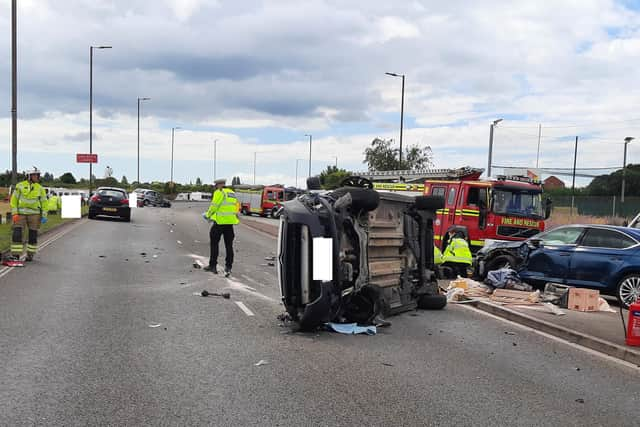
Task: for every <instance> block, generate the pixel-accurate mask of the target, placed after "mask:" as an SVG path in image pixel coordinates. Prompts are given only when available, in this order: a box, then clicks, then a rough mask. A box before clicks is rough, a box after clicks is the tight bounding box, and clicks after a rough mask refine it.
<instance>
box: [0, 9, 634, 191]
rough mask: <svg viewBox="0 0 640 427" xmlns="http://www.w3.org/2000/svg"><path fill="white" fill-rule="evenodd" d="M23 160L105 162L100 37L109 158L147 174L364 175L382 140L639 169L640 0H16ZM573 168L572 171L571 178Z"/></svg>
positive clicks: (24, 164) (0, 62) (180, 177)
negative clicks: (337, 170)
mask: <svg viewBox="0 0 640 427" xmlns="http://www.w3.org/2000/svg"><path fill="white" fill-rule="evenodd" d="M18 3H19V10H18V49H19V53H18V73H19V75H18V79H19V100H18V102H19V105H18V115H19V124H18V138H19V150H20V154H19V165H18V167H19V169H21V170H22V169H26V168H28V167H29V166H31V165H33V164H35V165H37V166H38V167H39V168H40V169H43V170H47V171H51V172H53V173H54V174H55V175H60V174H62V173H64V172H66V171H71V172H73V173H74V174H75V175H76V176H78V177H79V176H88V167H87V166H86V165H77V164H76V163H75V153H80V152H88V150H89V138H88V136H89V113H88V110H89V108H88V104H89V101H88V98H89V46H90V45H95V46H98V45H111V46H113V49H109V50H98V51H94V70H93V72H94V74H93V79H94V110H93V120H94V134H95V136H94V140H93V143H94V152H96V153H98V154H99V156H100V163H99V164H98V165H97V167H96V170H97V175H102V174H103V171H104V169H105V167H106V166H107V165H109V166H111V167H112V168H113V169H114V174H115V175H116V176H117V177H118V178H120V177H121V176H122V175H126V176H127V178H128V179H129V180H130V181H131V180H133V179H135V176H136V144H137V142H136V141H137V133H136V132H137V101H136V100H137V98H138V97H150V98H151V100H150V101H145V102H144V103H143V108H142V114H141V117H142V119H141V171H140V174H141V179H142V180H144V181H151V180H161V181H165V180H168V179H169V173H170V155H171V128H172V127H174V126H180V127H181V128H182V130H179V131H176V135H175V163H174V178H175V180H176V181H180V182H188V181H195V179H196V177H200V178H202V179H203V180H205V181H211V179H212V175H213V160H212V158H213V141H214V140H216V139H217V140H218V143H217V147H218V149H217V159H218V161H217V175H218V176H224V177H229V178H230V177H232V176H235V175H239V176H241V177H242V178H243V181H245V182H252V181H253V158H254V153H257V154H256V159H257V168H256V172H257V181H258V182H259V183H275V182H280V183H285V184H294V183H295V176H296V160H297V159H300V160H299V161H298V162H297V163H298V166H299V176H300V182H299V183H300V184H302V182H303V179H302V178H303V177H305V176H306V174H307V168H308V163H307V162H308V155H309V154H308V153H309V152H308V148H309V147H308V138H307V137H306V136H305V134H312V135H313V155H312V158H313V162H312V170H313V173H314V174H315V173H319V172H320V171H321V170H322V169H324V168H325V167H326V165H328V164H334V163H335V161H336V157H337V161H338V164H339V166H341V167H345V168H347V169H351V170H363V169H365V165H363V163H362V160H363V155H362V152H363V150H364V148H365V147H366V146H367V145H368V144H369V143H370V142H371V140H372V139H373V138H375V137H382V138H393V139H394V141H396V142H397V141H398V140H399V122H400V114H399V112H400V95H401V80H400V79H399V78H394V77H389V76H386V75H385V72H394V73H399V74H405V75H406V88H405V90H406V92H405V132H404V138H403V139H404V143H405V144H420V145H430V146H431V147H432V149H433V153H434V157H435V158H434V160H435V164H436V166H437V167H459V166H463V165H471V166H477V167H486V164H487V146H488V138H489V124H490V123H491V122H492V121H493V120H495V119H497V118H503V119H504V121H503V122H501V123H500V124H499V125H498V127H497V128H496V132H495V153H494V164H495V165H509V166H534V165H535V163H536V150H537V144H538V124H542V139H541V152H540V166H542V167H556V168H570V167H571V166H572V163H573V144H574V140H575V136H576V135H578V136H579V137H580V144H579V155H578V167H611V166H615V165H620V164H621V163H622V151H623V143H622V141H623V140H624V138H625V137H626V136H637V137H638V139H639V141H637V143H636V144H635V145H634V144H633V143H632V144H630V145H629V161H630V162H636V163H640V109H638V105H639V103H638V100H639V99H640V97H639V95H640V84H639V77H640V3H639V2H637V1H618V2H616V1H606V0H581V1H575V0H573V1H563V0H557V1H554V2H532V1H510V2H506V1H492V0H487V1H478V2H471V1H459V0H450V1H447V2H442V1H417V0H416V1H398V2H390V1H377V0H351V1H338V0H317V1H315V0H307V1H304V2H300V1H287V0H279V1H257V0H245V1H241V2H238V1H225V0H218V1H215V0H156V1H150V0H146V1H145V0H127V1H124V0H123V1H120V0H114V1H101V0H65V1H64V2H61V1H54V0H19V1H18ZM0 28H3V29H4V31H3V34H4V36H3V42H2V43H1V44H0V77H1V79H0V99H2V100H4V101H3V102H4V105H5V108H2V109H0V168H1V169H3V170H4V169H9V168H10V141H11V127H10V106H11V98H10V94H11V79H10V70H11V68H10V66H11V62H10V58H11V56H10V46H11V45H10V36H9V34H10V33H9V28H10V2H9V1H3V2H1V3H0ZM565 179H566V178H565Z"/></svg>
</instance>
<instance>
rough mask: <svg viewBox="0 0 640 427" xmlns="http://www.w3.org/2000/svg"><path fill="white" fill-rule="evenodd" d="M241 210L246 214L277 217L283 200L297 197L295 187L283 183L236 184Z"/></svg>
mask: <svg viewBox="0 0 640 427" xmlns="http://www.w3.org/2000/svg"><path fill="white" fill-rule="evenodd" d="M233 190H234V191H235V193H236V197H237V199H238V203H239V204H240V212H241V213H242V214H244V215H251V214H258V215H260V216H273V217H274V218H275V217H276V212H278V210H277V209H276V208H277V207H278V206H280V205H281V204H282V203H283V202H285V201H287V200H291V199H292V198H294V197H295V195H296V192H295V191H294V190H293V189H290V188H285V187H284V186H282V185H234V186H233Z"/></svg>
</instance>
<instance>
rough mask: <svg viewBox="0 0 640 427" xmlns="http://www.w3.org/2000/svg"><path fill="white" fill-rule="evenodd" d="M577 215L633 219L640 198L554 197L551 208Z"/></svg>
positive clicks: (638, 209)
mask: <svg viewBox="0 0 640 427" xmlns="http://www.w3.org/2000/svg"><path fill="white" fill-rule="evenodd" d="M572 207H573V213H576V214H578V215H590V216H597V217H622V218H629V219H631V218H633V217H634V216H636V215H637V214H638V213H639V212H640V197H625V198H624V203H620V196H575V198H574V197H572V196H554V197H553V208H554V209H557V208H561V209H567V208H568V209H569V210H571V208H572Z"/></svg>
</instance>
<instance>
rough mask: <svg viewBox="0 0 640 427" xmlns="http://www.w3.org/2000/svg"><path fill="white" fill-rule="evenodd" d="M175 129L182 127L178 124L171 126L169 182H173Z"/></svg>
mask: <svg viewBox="0 0 640 427" xmlns="http://www.w3.org/2000/svg"><path fill="white" fill-rule="evenodd" d="M176 129H182V128H181V127H180V126H175V127H172V128H171V180H170V181H169V182H171V184H173V142H174V136H175V133H176Z"/></svg>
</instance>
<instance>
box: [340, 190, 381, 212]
mask: <svg viewBox="0 0 640 427" xmlns="http://www.w3.org/2000/svg"><path fill="white" fill-rule="evenodd" d="M347 193H349V194H351V200H352V201H351V210H352V211H355V212H371V211H372V210H375V209H376V208H377V207H378V205H379V204H380V195H379V194H378V192H377V191H375V190H370V189H368V188H360V187H342V188H338V189H337V190H335V191H334V192H333V193H332V196H333V197H334V198H335V199H336V200H337V199H339V198H340V197H342V196H344V195H345V194H347Z"/></svg>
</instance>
